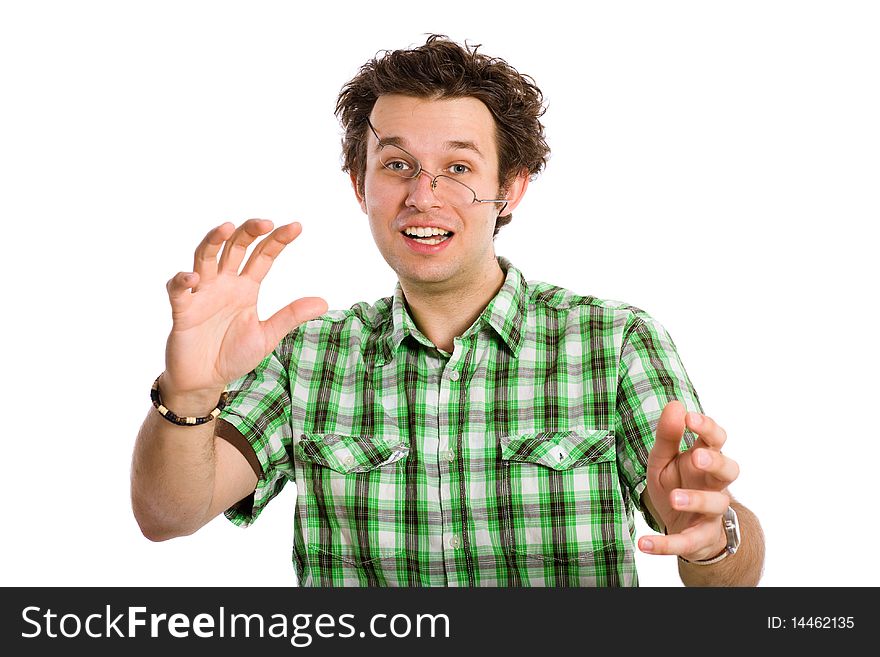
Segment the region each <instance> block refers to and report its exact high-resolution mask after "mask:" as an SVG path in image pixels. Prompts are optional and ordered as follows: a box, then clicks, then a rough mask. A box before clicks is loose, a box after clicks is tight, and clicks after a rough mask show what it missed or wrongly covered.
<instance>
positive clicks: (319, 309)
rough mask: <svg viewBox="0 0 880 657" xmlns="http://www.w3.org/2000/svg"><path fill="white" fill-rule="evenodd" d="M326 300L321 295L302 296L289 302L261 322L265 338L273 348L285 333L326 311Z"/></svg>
mask: <svg viewBox="0 0 880 657" xmlns="http://www.w3.org/2000/svg"><path fill="white" fill-rule="evenodd" d="M327 307H328V306H327V302H326V301H324V299H322V298H321V297H303V298H302V299H297V300H296V301H294V302H293V303H290V304H288V305H286V306H284V308H282V309H281V310H279V311H278V312H277V313H275V314H274V315H272V316H271V317H270V318H269V319H267V320H266V321H265V322H263V326H264V327H265V329H266V334H267V335H266V338H267V340H268V342H269V343H270V344H271V345H272V346H271V347H270V348H272V349H274V348H275V345H276V344H278V342H279V341H280V340H281V338H283V337H284V336H285V335H287V334H288V333H290V332H291V331H292V330H293V329H295V328H296V327H297V326H299V325H300V324H302V323H304V322H307V321H309V320H310V319H315V318H316V317H319V316H320V315H322V314H324V313H325V312H327Z"/></svg>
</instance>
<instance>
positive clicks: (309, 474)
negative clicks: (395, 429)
mask: <svg viewBox="0 0 880 657" xmlns="http://www.w3.org/2000/svg"><path fill="white" fill-rule="evenodd" d="M294 454H295V457H296V460H297V461H298V463H297V478H296V483H297V489H298V491H299V492H300V493H301V494H299V495H297V509H298V513H297V526H298V531H297V532H295V536H294V553H295V558H296V560H297V564H298V575H299V576H300V578H301V581H302V582H304V583H305V584H306V585H319V586H340V585H341V586H402V585H405V584H406V578H405V574H406V567H405V557H404V556H403V552H404V549H405V543H404V540H405V539H404V536H403V533H402V532H401V531H400V528H401V527H402V526H404V523H405V518H404V511H405V504H406V463H407V461H406V457H407V456H408V455H409V445H408V444H407V443H405V442H403V440H402V439H400V438H399V437H397V436H391V437H387V438H386V437H383V436H350V435H345V434H337V433H303V434H302V435H301V439H300V441H299V442H298V443H297V445H296V447H295V452H294ZM401 564H404V565H401Z"/></svg>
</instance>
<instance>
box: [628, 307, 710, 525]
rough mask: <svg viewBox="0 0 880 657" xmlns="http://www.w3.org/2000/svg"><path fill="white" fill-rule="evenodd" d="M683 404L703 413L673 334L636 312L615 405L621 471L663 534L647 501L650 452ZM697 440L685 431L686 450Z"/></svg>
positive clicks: (645, 513)
mask: <svg viewBox="0 0 880 657" xmlns="http://www.w3.org/2000/svg"><path fill="white" fill-rule="evenodd" d="M673 400H678V401H680V402H682V403H683V404H684V405H685V407H686V408H687V409H688V410H689V411H695V412H699V413H702V412H703V410H702V406H701V405H700V400H699V398H698V397H697V393H696V391H695V390H694V387H693V385H692V384H691V381H690V379H689V378H688V375H687V372H686V371H685V368H684V365H683V364H682V362H681V359H680V358H679V355H678V351H677V349H676V347H675V344H674V343H673V341H672V338H671V337H670V335H669V334H668V333H667V332H666V329H664V328H663V326H662V325H661V324H660V323H659V322H657V321H656V320H654V319H653V318H652V317H650V316H649V315H647V314H646V313H644V312H642V311H639V312H637V313H634V314H633V317H632V318H631V320H630V322H629V325H628V326H627V329H626V332H625V333H624V340H623V345H622V349H621V354H620V363H619V368H618V381H617V403H616V406H615V419H614V421H615V433H616V434H617V436H618V444H617V461H618V466H619V471H620V473H621V476H622V478H623V480H624V483H625V485H626V487H627V489H628V491H629V495H630V499H632V500H636V501H638V506H639V509H640V510H641V512H642V515H643V516H644V518H645V521H646V522H647V523H648V525H649V526H650V527H651V528H652V529H654V530H656V531H658V532H659V531H662V530H661V528H660V527H658V526H657V523H656V522H655V520H654V518H653V517H652V516H651V514H650V513H649V512H648V511H647V508H646V507H645V506H644V504H642V502H641V495H642V492H643V491H644V489H645V487H646V486H647V479H646V476H647V468H648V453H649V452H650V451H651V448H652V447H653V446H654V432H655V430H656V428H657V423H658V421H659V420H660V413H661V412H662V411H663V407H664V406H666V404H667V403H669V402H670V401H673ZM695 439H696V437H695V436H694V435H693V433H691V432H690V431H685V433H684V438H683V439H682V444H681V446H680V449H681V450H685V449H688V448H690V447H691V446H692V445H693V443H694V440H695Z"/></svg>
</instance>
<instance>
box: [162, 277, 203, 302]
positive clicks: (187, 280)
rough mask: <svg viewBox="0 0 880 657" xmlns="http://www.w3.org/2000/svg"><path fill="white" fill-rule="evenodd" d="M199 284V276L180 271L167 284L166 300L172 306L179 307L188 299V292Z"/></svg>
mask: <svg viewBox="0 0 880 657" xmlns="http://www.w3.org/2000/svg"><path fill="white" fill-rule="evenodd" d="M198 284H199V275H198V274H197V273H195V272H190V271H182V272H178V273H177V274H176V275H175V276H174V277H173V278H172V279H171V280H169V281H168V283H166V284H165V289H166V290H168V298H169V299H170V300H171V305H172V306H180V305H181V304H183V303H186V301H187V299H189V290H190V289H191V288H194V287H195V286H196V285H198Z"/></svg>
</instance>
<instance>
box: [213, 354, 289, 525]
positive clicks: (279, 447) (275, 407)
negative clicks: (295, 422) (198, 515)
mask: <svg viewBox="0 0 880 657" xmlns="http://www.w3.org/2000/svg"><path fill="white" fill-rule="evenodd" d="M227 390H228V391H229V398H228V401H227V405H226V407H225V408H224V409H223V411H222V412H221V414H220V418H222V419H223V420H225V421H226V422H228V423H229V424H231V425H232V427H233V428H235V429H236V430H237V431H238V432H239V433H240V434H241V435H242V436H244V438H245V439H246V440H247V441H248V442H249V443H250V445H251V448H253V450H254V454H256V457H257V459H258V460H259V463H260V470H261V472H260V474H259V477H258V481H257V487H256V489H255V490H254V494H253V495H252V496H250V497H248V498H245V499H244V500H242V501H241V502H239V503H238V504H237V505H235V506H233V507H231V508H230V509H227V510H226V512H225V515H226V517H227V518H229V519H230V520H231V521H232V522H234V523H235V524H236V525H240V526H247V525H250V524H251V523H252V522H254V521H255V520H256V519H257V517H258V516H259V515H260V513H261V512H262V510H263V508H264V507H265V506H266V504H268V503H269V501H270V500H271V499H272V498H273V497H275V496H276V495H277V494H278V493H280V492H281V490H282V489H283V488H284V485H285V483H287V481H288V480H293V479H294V469H293V459H292V458H291V456H290V454H291V435H292V432H291V428H290V380H289V375H288V368H287V364H286V363H284V362H282V361H281V360H280V359H279V357H278V350H276V351H273V352H272V353H271V354H269V355H268V356H267V357H266V358H265V359H264V360H263V362H261V363H260V364H259V365H258V366H257V367H256V368H254V370H253V371H252V372H249V373H248V374H246V375H245V376H243V377H241V378H240V379H238V380H237V381H233V382H232V383H230V384H229V385H228V386H227Z"/></svg>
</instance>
